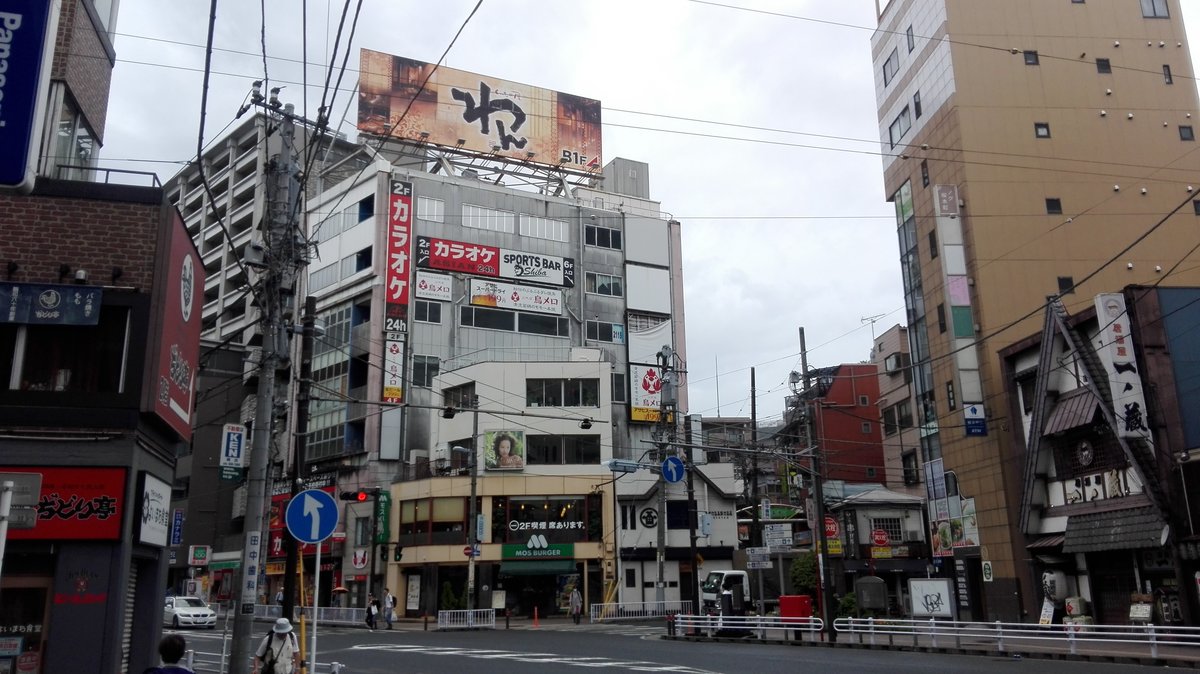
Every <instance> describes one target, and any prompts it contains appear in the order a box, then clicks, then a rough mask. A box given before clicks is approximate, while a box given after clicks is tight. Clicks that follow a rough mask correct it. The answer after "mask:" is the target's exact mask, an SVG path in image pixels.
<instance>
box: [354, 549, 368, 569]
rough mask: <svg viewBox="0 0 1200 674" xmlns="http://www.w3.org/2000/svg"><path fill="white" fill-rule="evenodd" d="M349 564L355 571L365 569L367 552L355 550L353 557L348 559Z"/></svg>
mask: <svg viewBox="0 0 1200 674" xmlns="http://www.w3.org/2000/svg"><path fill="white" fill-rule="evenodd" d="M350 564H352V565H353V566H354V568H356V569H365V568H367V551H366V550H362V549H359V550H355V551H354V555H353V556H352V557H351V558H350Z"/></svg>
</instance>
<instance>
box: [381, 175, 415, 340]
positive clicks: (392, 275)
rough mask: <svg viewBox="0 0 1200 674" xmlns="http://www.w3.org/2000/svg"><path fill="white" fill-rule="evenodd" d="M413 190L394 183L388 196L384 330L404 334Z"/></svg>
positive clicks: (409, 266) (400, 181)
mask: <svg viewBox="0 0 1200 674" xmlns="http://www.w3.org/2000/svg"><path fill="white" fill-rule="evenodd" d="M412 219H413V186H412V183H410V182H405V181H403V180H393V181H391V190H390V193H389V195H388V224H387V244H386V245H387V257H386V259H385V260H384V265H385V271H384V286H383V292H384V304H385V305H386V313H387V320H386V321H385V326H384V329H385V330H387V331H389V332H402V331H404V330H405V329H406V327H407V324H408V295H409V276H410V270H411V267H412Z"/></svg>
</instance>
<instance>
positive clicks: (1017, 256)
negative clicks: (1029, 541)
mask: <svg viewBox="0 0 1200 674" xmlns="http://www.w3.org/2000/svg"><path fill="white" fill-rule="evenodd" d="M1045 26H1052V27H1053V30H1050V31H1046V30H1043V29H1042V28H1041V27H1045ZM872 57H873V59H874V62H875V65H876V73H877V76H876V97H877V101H878V118H879V132H880V138H881V140H882V150H883V169H884V183H885V191H886V196H887V198H888V199H889V200H890V201H892V202H894V203H895V207H896V220H897V222H896V224H897V232H898V237H899V241H900V250H901V268H902V277H903V283H904V292H905V302H906V306H907V311H908V315H907V320H906V323H907V326H908V329H909V341H910V343H911V352H912V366H911V372H912V379H913V387H914V392H913V394H914V396H915V402H916V403H917V404H916V409H914V414H915V416H916V419H915V422H916V424H917V426H918V427H919V436H920V459H921V461H922V462H923V472H924V476H925V484H926V489H927V495H928V497H929V502H930V505H929V516H930V519H931V521H932V527H933V529H934V530H935V531H940V530H942V529H943V528H951V523H952V522H953V520H955V519H960V520H961V519H962V518H964V517H965V516H966V513H967V512H968V511H972V514H973V516H974V517H975V519H976V521H977V523H978V537H977V539H976V540H969V537H967V536H965V535H964V536H962V537H957V536H956V537H954V540H952V542H951V543H952V544H951V546H950V547H949V548H948V549H947V548H945V547H942V548H941V549H936V548H937V546H936V545H935V551H934V554H935V555H936V556H939V557H940V558H942V559H943V560H944V561H951V560H952V561H953V562H954V563H953V564H949V563H947V564H941V565H939V566H940V568H941V569H942V571H941V573H943V574H946V575H950V574H954V575H956V576H957V577H958V580H959V581H960V582H958V583H956V585H957V586H959V587H963V588H966V591H965V592H964V593H963V594H962V596H959V597H958V601H959V608H960V615H962V616H965V617H972V618H979V619H987V620H993V619H1002V620H1020V619H1022V618H1023V617H1024V616H1029V615H1037V614H1038V613H1039V610H1040V605H1041V599H1042V597H1041V587H1040V579H1037V578H1033V577H1032V572H1031V568H1032V567H1031V565H1030V564H1029V563H1027V560H1028V559H1029V552H1028V550H1027V549H1026V540H1025V537H1024V535H1023V533H1022V532H1021V531H1020V530H1019V526H1018V522H1019V519H1020V512H1019V511H1020V503H1021V498H1022V494H1021V489H1022V479H1021V476H1020V474H1019V473H1020V467H1021V465H1022V461H1021V457H1020V454H1021V451H1022V442H1020V440H1019V436H1018V435H1016V433H1017V431H1018V430H1019V427H1018V426H1016V425H1015V424H1014V423H1013V420H1012V419H1010V418H1009V417H1008V415H1007V414H1006V411H1005V405H1004V403H1003V402H1002V400H1003V399H1002V398H1001V397H1000V396H1002V394H1003V388H1004V387H1003V385H1002V382H1001V381H1000V377H999V359H998V358H997V352H998V351H999V350H1000V349H1002V348H1003V347H1005V346H1006V345H1008V344H1011V343H1012V342H1014V341H1017V340H1018V339H1020V338H1021V337H1023V336H1024V335H1027V334H1031V333H1033V332H1036V331H1037V329H1038V328H1039V322H1040V320H1041V318H1042V316H1043V311H1042V309H1043V307H1044V306H1045V303H1046V297H1047V296H1049V295H1058V296H1059V297H1060V298H1061V299H1062V301H1063V303H1064V304H1065V305H1066V308H1067V310H1068V311H1070V312H1071V313H1075V312H1076V310H1077V309H1078V308H1079V307H1082V306H1085V305H1087V304H1089V303H1091V302H1092V298H1093V297H1094V296H1095V295H1096V294H1098V293H1101V292H1110V291H1112V290H1114V289H1117V288H1121V287H1124V286H1125V285H1127V284H1136V283H1156V282H1162V281H1167V282H1168V283H1170V284H1194V283H1195V282H1197V280H1200V279H1198V278H1197V276H1198V274H1200V272H1197V271H1196V270H1195V269H1194V268H1193V267H1194V265H1190V264H1183V265H1182V266H1180V267H1178V268H1177V267H1176V265H1177V263H1179V262H1180V261H1181V258H1182V257H1186V253H1185V251H1187V250H1188V249H1189V248H1190V242H1191V240H1192V239H1193V238H1194V234H1193V230H1194V228H1195V217H1196V211H1195V209H1194V207H1193V201H1192V199H1193V197H1192V194H1193V192H1192V190H1193V189H1194V188H1193V187H1191V185H1193V184H1194V183H1195V176H1196V172H1197V169H1200V155H1197V154H1196V153H1195V152H1193V146H1194V145H1195V127H1194V125H1195V123H1196V122H1195V121H1194V118H1195V115H1196V113H1197V100H1196V83H1195V79H1194V71H1193V68H1192V64H1191V63H1190V59H1189V57H1188V50H1187V48H1186V36H1185V32H1184V27H1183V22H1182V19H1181V13H1180V7H1179V3H1178V2H1177V1H1176V0H1141V1H1140V2H1134V1H1133V0H1128V1H1122V2H1032V1H1031V2H1020V3H1003V4H997V3H987V2H982V1H966V2H949V1H947V0H892V1H891V2H888V3H881V7H880V10H879V25H878V28H877V30H876V32H875V34H874V36H873V38H872ZM935 542H936V539H935ZM985 556H986V559H985ZM984 561H987V562H989V565H988V566H989V568H990V569H991V570H992V581H991V582H985V581H984V579H983V562H984Z"/></svg>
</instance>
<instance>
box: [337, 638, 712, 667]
mask: <svg viewBox="0 0 1200 674" xmlns="http://www.w3.org/2000/svg"><path fill="white" fill-rule="evenodd" d="M350 649H351V650H362V651H390V652H393V653H424V654H426V655H450V656H459V657H465V658H476V659H481V660H509V661H516V662H529V663H541V664H545V663H554V664H562V665H569V666H572V667H591V668H601V667H605V668H619V669H631V670H634V671H638V672H674V673H676V674H715V673H714V672H710V671H708V670H704V669H696V668H694V667H685V666H682V665H672V664H665V663H659V662H649V661H646V660H614V659H611V658H602V657H595V656H571V655H560V654H557V653H529V652H520V651H500V650H494V649H484V648H478V649H476V648H453V647H445V646H442V647H436V646H435V647H432V648H431V647H428V646H416V645H408V644H358V645H355V646H351V647H350Z"/></svg>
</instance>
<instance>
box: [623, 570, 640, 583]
mask: <svg viewBox="0 0 1200 674" xmlns="http://www.w3.org/2000/svg"><path fill="white" fill-rule="evenodd" d="M625 587H634V588H636V587H637V569H628V568H627V569H625Z"/></svg>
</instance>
